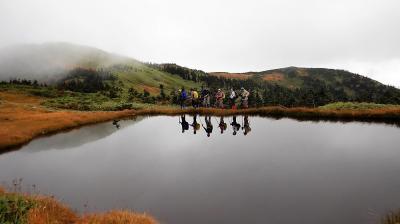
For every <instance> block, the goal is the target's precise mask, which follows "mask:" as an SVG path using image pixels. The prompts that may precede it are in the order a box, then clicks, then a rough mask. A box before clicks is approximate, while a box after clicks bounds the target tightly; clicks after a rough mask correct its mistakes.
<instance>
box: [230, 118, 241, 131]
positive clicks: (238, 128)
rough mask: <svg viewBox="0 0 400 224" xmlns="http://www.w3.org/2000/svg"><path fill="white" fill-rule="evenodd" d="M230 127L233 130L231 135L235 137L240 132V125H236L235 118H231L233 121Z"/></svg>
mask: <svg viewBox="0 0 400 224" xmlns="http://www.w3.org/2000/svg"><path fill="white" fill-rule="evenodd" d="M231 126H232V128H233V135H236V134H237V132H238V131H239V130H240V124H239V123H237V121H236V116H233V121H232V123H231Z"/></svg>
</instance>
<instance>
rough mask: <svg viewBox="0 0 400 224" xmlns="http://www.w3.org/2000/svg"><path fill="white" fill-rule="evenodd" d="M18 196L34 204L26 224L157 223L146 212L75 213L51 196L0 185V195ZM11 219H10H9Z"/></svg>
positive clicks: (27, 216)
mask: <svg viewBox="0 0 400 224" xmlns="http://www.w3.org/2000/svg"><path fill="white" fill-rule="evenodd" d="M10 195H12V196H18V197H22V198H24V200H27V201H31V202H33V204H34V206H33V208H31V209H30V210H29V211H28V213H27V215H26V221H27V223H28V224H114V223H115V224H117V223H118V224H119V223H126V224H157V223H158V222H157V221H156V220H155V219H154V218H153V217H151V216H150V215H147V214H140V213H135V212H131V211H127V210H123V211H118V210H115V211H110V212H106V213H93V214H85V215H83V216H79V215H77V214H76V213H75V212H73V211H72V210H71V209H70V208H69V207H68V206H66V205H64V204H62V203H61V202H59V201H57V200H56V199H54V198H53V197H48V196H39V195H27V194H22V193H7V192H5V191H4V189H3V188H1V187H0V197H5V196H10ZM10 221H12V220H10Z"/></svg>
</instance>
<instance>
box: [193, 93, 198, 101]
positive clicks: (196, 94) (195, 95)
mask: <svg viewBox="0 0 400 224" xmlns="http://www.w3.org/2000/svg"><path fill="white" fill-rule="evenodd" d="M193 98H194V99H197V98H199V94H198V93H197V91H193Z"/></svg>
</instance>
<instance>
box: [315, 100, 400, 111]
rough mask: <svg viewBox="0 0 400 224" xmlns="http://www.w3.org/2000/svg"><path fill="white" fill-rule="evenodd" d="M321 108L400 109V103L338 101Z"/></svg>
mask: <svg viewBox="0 0 400 224" xmlns="http://www.w3.org/2000/svg"><path fill="white" fill-rule="evenodd" d="M319 108H320V109H324V110H325V109H326V110H371V109H388V108H398V109H400V105H391V104H376V103H352V102H338V103H331V104H327V105H325V106H321V107H319Z"/></svg>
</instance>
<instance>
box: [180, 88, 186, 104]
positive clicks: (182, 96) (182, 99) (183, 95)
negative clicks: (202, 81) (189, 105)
mask: <svg viewBox="0 0 400 224" xmlns="http://www.w3.org/2000/svg"><path fill="white" fill-rule="evenodd" d="M186 99H187V92H186V90H185V88H184V87H182V89H181V92H180V103H181V109H184V108H185V107H186V105H185V103H186Z"/></svg>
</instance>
